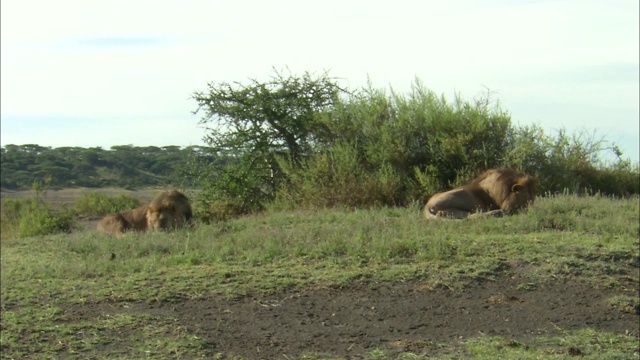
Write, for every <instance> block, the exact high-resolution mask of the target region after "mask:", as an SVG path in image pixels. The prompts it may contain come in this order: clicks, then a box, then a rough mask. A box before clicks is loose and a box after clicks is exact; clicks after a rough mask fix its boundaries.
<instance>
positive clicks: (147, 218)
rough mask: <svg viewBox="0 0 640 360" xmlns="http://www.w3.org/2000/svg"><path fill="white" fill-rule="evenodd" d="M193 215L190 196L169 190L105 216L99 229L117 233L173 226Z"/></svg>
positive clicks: (166, 228) (164, 228) (179, 224)
mask: <svg viewBox="0 0 640 360" xmlns="http://www.w3.org/2000/svg"><path fill="white" fill-rule="evenodd" d="M192 217H193V212H192V210H191V205H190V204H189V199H188V198H187V197H186V196H185V195H184V194H182V193H181V192H179V191H177V190H168V191H163V192H162V193H160V194H158V195H157V196H156V197H155V198H153V200H151V202H150V203H149V204H148V205H143V206H140V207H137V208H135V209H132V210H129V211H125V212H119V213H115V214H110V215H107V216H105V217H104V218H103V219H102V220H100V222H99V223H98V226H97V230H98V231H101V232H104V233H107V234H109V235H114V236H121V235H122V234H123V233H125V232H127V231H139V232H144V231H147V230H157V229H162V230H171V229H178V228H182V227H184V226H185V225H186V224H187V223H188V222H190V221H191V218H192Z"/></svg>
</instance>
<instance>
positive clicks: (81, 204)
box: [75, 192, 140, 217]
mask: <svg viewBox="0 0 640 360" xmlns="http://www.w3.org/2000/svg"><path fill="white" fill-rule="evenodd" d="M138 206H140V201H139V200H138V199H137V198H135V197H134V196H131V195H126V194H120V195H117V196H108V195H104V194H100V193H97V192H87V193H83V194H82V195H81V196H80V197H79V198H78V200H76V204H75V209H76V212H77V213H78V215H80V216H91V217H93V216H102V215H105V214H110V213H114V212H119V211H125V210H130V209H133V208H136V207H138Z"/></svg>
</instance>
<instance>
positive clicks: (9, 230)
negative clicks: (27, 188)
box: [1, 199, 73, 238]
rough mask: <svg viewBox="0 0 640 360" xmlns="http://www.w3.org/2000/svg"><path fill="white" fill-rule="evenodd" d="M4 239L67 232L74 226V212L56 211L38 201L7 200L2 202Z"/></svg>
mask: <svg viewBox="0 0 640 360" xmlns="http://www.w3.org/2000/svg"><path fill="white" fill-rule="evenodd" d="M1 224H2V226H1V228H2V229H1V231H2V237H3V238H19V237H29V236H39V235H47V234H54V233H59V232H67V231H70V230H71V227H72V225H73V212H72V211H54V210H52V209H51V208H49V207H47V206H45V205H42V204H39V203H38V201H37V200H36V199H6V200H4V201H3V202H2V220H1Z"/></svg>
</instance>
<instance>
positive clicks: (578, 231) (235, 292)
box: [0, 196, 640, 359]
mask: <svg viewBox="0 0 640 360" xmlns="http://www.w3.org/2000/svg"><path fill="white" fill-rule="evenodd" d="M638 200H639V199H638V197H634V198H631V199H626V200H624V199H611V198H607V197H597V196H596V197H576V196H559V197H551V198H544V199H539V201H538V202H536V204H535V205H534V206H533V207H532V208H531V209H530V210H529V211H528V212H526V213H524V214H519V215H515V216H511V217H505V218H496V219H493V218H490V219H477V220H462V221H447V220H442V221H426V220H424V219H423V218H422V215H421V213H420V211H419V209H403V208H394V209H391V208H384V209H377V210H356V211H351V212H347V211H344V212H343V211H336V210H323V211H288V212H273V213H267V214H260V215H253V216H247V217H243V218H239V219H233V220H229V221H226V222H221V223H216V224H211V225H204V224H202V225H196V226H194V227H193V228H190V229H184V230H180V231H177V232H173V233H149V234H135V233H132V234H126V235H125V236H124V237H123V238H121V239H116V238H111V237H108V236H106V235H104V234H100V233H97V232H95V231H88V230H87V231H80V232H74V233H70V234H66V233H65V234H57V235H48V236H42V237H31V238H18V239H5V238H3V240H2V243H1V246H2V247H1V248H2V252H1V272H0V276H1V278H0V280H1V296H2V298H1V300H2V301H1V306H2V333H1V348H2V356H3V358H4V357H6V358H10V357H13V358H41V357H67V356H83V357H84V356H92V355H91V354H93V353H92V351H93V350H92V349H94V348H95V347H100V348H109V349H113V351H114V352H113V354H114V357H120V358H123V357H124V358H126V357H130V358H141V357H158V358H163V357H180V356H182V357H188V358H191V357H204V356H208V355H206V352H205V350H203V347H204V344H203V342H202V339H200V338H198V337H197V335H194V334H192V333H189V331H188V330H187V329H185V328H184V327H180V326H179V325H177V324H175V323H174V322H172V321H171V319H169V318H165V317H158V316H151V315H143V314H133V313H131V314H128V313H127V314H119V315H117V316H113V317H109V316H97V317H96V318H95V319H94V320H93V321H87V322H77V321H73V320H72V319H66V318H65V316H64V312H63V311H61V309H60V304H71V305H74V304H75V305H81V304H86V303H92V304H126V303H127V302H137V301H144V302H153V301H161V302H175V303H180V302H182V301H185V300H187V299H207V298H211V297H213V296H220V295H222V296H224V297H226V298H229V299H233V298H237V297H239V296H243V295H246V294H256V295H259V294H270V293H277V292H281V291H283V290H288V289H308V288H316V287H346V286H349V285H350V284H352V283H353V282H354V281H358V282H359V283H365V284H366V283H376V282H384V281H409V280H419V281H420V282H422V283H424V284H425V285H426V286H427V287H429V286H433V287H435V286H438V285H445V286H446V287H449V288H451V289H454V290H457V289H463V288H464V286H465V284H467V283H468V282H469V281H473V280H477V279H481V280H484V279H490V280H491V279H496V278H499V277H501V276H505V275H518V276H519V278H520V279H521V284H520V285H519V286H518V289H519V290H521V291H532V290H535V289H536V288H537V287H538V286H539V285H540V284H543V283H544V282H547V281H556V280H558V279H573V280H576V281H586V282H590V283H592V284H593V286H594V287H601V288H618V289H627V288H629V287H632V288H635V289H636V293H637V288H638V264H639V261H640V260H639V250H638V246H639V241H638V234H639V233H640V225H639V223H638V216H639V215H638V214H639V201H638ZM114 255H115V258H114V257H113V256H114ZM638 301H639V300H638V298H637V297H629V296H621V297H616V298H612V299H610V300H609V303H610V305H611V306H613V307H616V308H619V309H620V310H621V311H626V312H629V311H635V310H634V309H637V307H638ZM105 306H106V305H105ZM125 332H128V333H133V334H134V335H133V336H129V337H127V338H126V339H125V338H123V335H122V334H123V333H125ZM79 334H81V335H79ZM564 334H565V335H563V336H560V337H540V338H538V339H537V340H536V342H535V343H534V344H528V345H527V346H521V345H519V344H518V343H513V342H511V340H508V339H501V338H491V337H479V338H476V339H471V340H467V341H465V342H464V343H462V345H461V346H453V345H450V344H449V345H447V344H445V345H442V344H440V345H438V344H435V345H433V346H442V347H443V348H444V349H445V350H446V349H449V350H451V351H450V352H451V353H452V354H458V355H451V354H449V352H448V350H447V351H445V354H444V355H441V356H443V358H448V357H447V356H449V355H451V356H453V358H459V357H464V358H467V357H470V358H479V359H485V358H486V359H490V358H498V357H495V356H496V354H502V355H500V356H501V357H502V358H522V359H537V358H545V359H547V358H548V359H556V358H558V359H560V358H564V357H565V356H567V352H568V351H570V350H569V349H571V348H575V349H578V350H579V351H580V352H581V353H582V354H584V355H585V358H593V359H596V358H604V359H607V358H609V359H614V358H615V359H618V358H619V359H626V358H636V359H637V356H638V348H637V334H635V335H634V334H630V335H628V336H624V335H614V334H605V333H597V332H593V331H592V332H589V330H585V331H577V332H565V333H564ZM127 339H129V340H127ZM152 339H155V340H152ZM127 341H130V342H131V343H130V344H129V345H127V346H128V347H127V349H128V350H126V352H123V353H118V351H117V350H115V349H118V348H119V346H121V345H122V344H124V343H126V342H127ZM632 343H633V344H635V345H633V344H632ZM575 349H574V350H571V351H574V352H575V351H578V350H575ZM634 352H635V355H631V354H634ZM118 354H119V355H118ZM403 354H404V355H403V356H404V357H403V358H424V357H420V356H422V355H415V354H413V353H412V352H410V351H406V352H405V353H403ZM447 354H449V355H447ZM460 354H462V355H460ZM93 355H96V354H93ZM227 355H228V354H227ZM98 356H102V355H100V354H98ZM300 356H302V354H300ZM367 356H368V357H369V358H380V357H382V358H386V357H387V356H390V355H389V354H387V353H385V352H384V351H377V350H376V351H373V352H372V353H370V354H368V355H367ZM379 356H380V357H379ZM394 356H396V355H394ZM311 358H313V357H311Z"/></svg>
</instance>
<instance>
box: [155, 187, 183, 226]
mask: <svg viewBox="0 0 640 360" xmlns="http://www.w3.org/2000/svg"><path fill="white" fill-rule="evenodd" d="M192 217H193V212H192V210H191V205H190V204H189V199H188V198H187V197H186V196H185V195H184V194H183V193H181V192H179V191H178V190H168V191H163V192H162V193H160V194H159V195H158V196H156V197H155V198H153V200H151V203H150V204H149V208H148V210H147V227H148V228H149V229H150V230H157V229H162V230H170V229H179V228H182V227H184V226H185V225H186V224H187V223H189V222H190V221H191V218H192Z"/></svg>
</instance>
